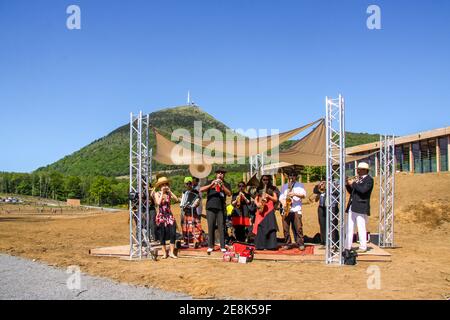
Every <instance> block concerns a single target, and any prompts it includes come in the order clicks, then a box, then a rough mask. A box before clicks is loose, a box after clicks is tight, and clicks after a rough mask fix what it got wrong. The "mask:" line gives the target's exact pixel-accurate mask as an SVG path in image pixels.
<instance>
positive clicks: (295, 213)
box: [280, 170, 306, 250]
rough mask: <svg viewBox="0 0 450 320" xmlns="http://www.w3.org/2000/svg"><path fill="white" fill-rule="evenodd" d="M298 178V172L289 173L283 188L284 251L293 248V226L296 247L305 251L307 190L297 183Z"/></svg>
mask: <svg viewBox="0 0 450 320" xmlns="http://www.w3.org/2000/svg"><path fill="white" fill-rule="evenodd" d="M297 177H298V174H297V172H295V171H293V170H292V171H290V172H288V182H287V183H285V184H284V185H283V186H282V188H281V195H280V202H281V204H282V205H283V233H284V243H285V246H284V249H290V248H291V247H292V244H291V234H290V229H291V226H293V227H294V235H295V242H296V246H297V247H298V248H299V249H300V250H304V249H305V244H304V241H303V224H302V199H304V198H305V197H306V190H305V187H304V186H303V184H302V183H300V182H298V181H297ZM289 202H290V203H289Z"/></svg>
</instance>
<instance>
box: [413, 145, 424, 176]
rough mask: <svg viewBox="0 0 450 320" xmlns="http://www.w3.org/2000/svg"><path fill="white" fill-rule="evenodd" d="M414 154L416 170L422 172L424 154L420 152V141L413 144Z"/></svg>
mask: <svg viewBox="0 0 450 320" xmlns="http://www.w3.org/2000/svg"><path fill="white" fill-rule="evenodd" d="M412 154H413V158H414V172H415V173H422V172H423V171H422V155H421V152H420V144H419V143H418V142H414V143H413V144H412Z"/></svg>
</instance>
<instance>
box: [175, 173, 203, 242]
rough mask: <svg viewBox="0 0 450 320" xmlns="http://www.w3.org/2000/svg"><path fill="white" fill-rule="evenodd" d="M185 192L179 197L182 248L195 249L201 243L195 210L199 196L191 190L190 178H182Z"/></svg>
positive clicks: (200, 228) (199, 223)
mask: <svg viewBox="0 0 450 320" xmlns="http://www.w3.org/2000/svg"><path fill="white" fill-rule="evenodd" d="M184 185H185V190H184V191H183V195H182V197H181V202H180V207H181V230H182V231H183V240H184V246H185V247H188V248H189V246H190V244H193V246H194V248H195V249H197V248H198V247H199V246H200V245H201V243H202V242H203V235H202V233H203V230H202V225H201V221H200V216H199V215H198V212H197V208H198V206H199V204H200V201H201V199H200V194H199V192H198V191H197V190H195V189H194V188H193V179H192V177H185V178H184Z"/></svg>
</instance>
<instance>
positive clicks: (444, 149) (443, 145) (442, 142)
mask: <svg viewBox="0 0 450 320" xmlns="http://www.w3.org/2000/svg"><path fill="white" fill-rule="evenodd" d="M438 141H439V149H440V151H439V156H440V167H441V171H448V137H441V138H439V139H438Z"/></svg>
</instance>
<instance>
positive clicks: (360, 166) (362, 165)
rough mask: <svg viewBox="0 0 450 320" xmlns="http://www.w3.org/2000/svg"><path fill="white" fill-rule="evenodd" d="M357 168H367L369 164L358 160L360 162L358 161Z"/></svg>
mask: <svg viewBox="0 0 450 320" xmlns="http://www.w3.org/2000/svg"><path fill="white" fill-rule="evenodd" d="M358 169H365V170H369V164H368V163H366V162H360V163H358Z"/></svg>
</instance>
